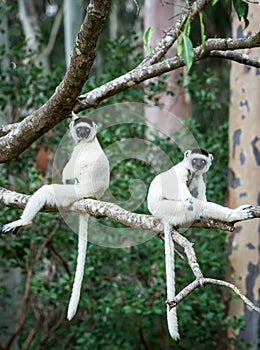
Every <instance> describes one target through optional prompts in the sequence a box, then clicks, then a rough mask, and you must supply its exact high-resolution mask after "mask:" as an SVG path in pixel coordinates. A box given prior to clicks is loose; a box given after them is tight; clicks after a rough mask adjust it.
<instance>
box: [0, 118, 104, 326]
mask: <svg viewBox="0 0 260 350" xmlns="http://www.w3.org/2000/svg"><path fill="white" fill-rule="evenodd" d="M96 131H97V126H96V124H95V123H94V122H93V121H92V120H90V119H88V118H79V117H77V115H76V114H75V113H72V121H71V123H70V133H71V136H72V137H73V139H74V141H75V143H76V145H75V147H74V149H73V152H72V154H71V157H70V159H69V161H68V163H67V164H66V165H65V167H64V169H63V172H62V182H63V184H52V185H44V186H42V187H41V188H40V189H38V190H37V191H36V192H35V193H34V194H33V195H32V196H31V197H30V199H29V201H28V203H27V205H26V207H25V209H24V211H23V213H22V215H21V219H20V220H17V221H13V222H11V223H9V224H6V225H4V226H3V228H2V231H4V232H8V231H13V232H15V231H17V230H18V229H19V227H21V226H25V225H28V224H30V223H31V222H32V219H33V218H34V216H35V215H36V214H37V213H38V212H39V210H41V208H42V207H43V206H44V205H45V204H48V205H56V206H57V207H67V206H69V205H70V204H72V203H73V202H74V201H77V200H79V199H82V198H96V199H99V198H100V197H101V196H102V195H103V194H104V192H105V191H106V189H107V188H108V186H109V176H110V172H109V163H108V160H107V157H106V156H105V154H104V152H103V150H102V148H101V146H100V144H99V142H98V140H97V138H96ZM88 218H89V215H87V214H80V215H79V233H78V258H77V267H76V273H75V278H74V283H73V289H72V293H71V298H70V302H69V307H68V313H67V318H68V319H69V320H71V319H72V318H73V316H74V315H75V313H76V311H77V306H78V302H79V298H80V289H81V284H82V279H83V275H84V264H85V256H86V249H87V229H88Z"/></svg>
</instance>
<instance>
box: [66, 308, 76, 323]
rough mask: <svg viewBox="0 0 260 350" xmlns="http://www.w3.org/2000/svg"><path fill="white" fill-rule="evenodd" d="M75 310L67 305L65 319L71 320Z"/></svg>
mask: <svg viewBox="0 0 260 350" xmlns="http://www.w3.org/2000/svg"><path fill="white" fill-rule="evenodd" d="M76 312H77V308H75V307H73V306H71V305H69V308H68V312H67V319H68V320H69V321H71V320H72V319H73V317H74V316H75V314H76Z"/></svg>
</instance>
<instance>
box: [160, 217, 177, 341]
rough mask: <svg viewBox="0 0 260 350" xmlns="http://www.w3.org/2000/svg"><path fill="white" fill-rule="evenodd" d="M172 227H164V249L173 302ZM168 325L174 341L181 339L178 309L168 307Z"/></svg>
mask: <svg viewBox="0 0 260 350" xmlns="http://www.w3.org/2000/svg"><path fill="white" fill-rule="evenodd" d="M171 234H172V225H170V224H165V225H164V247H165V267H166V287H167V300H168V301H171V300H173V298H174V296H175V269H174V242H173V240H172V235H171ZM167 324H168V330H169V333H170V336H171V337H172V338H173V339H174V340H178V339H179V338H180V335H179V331H178V320H177V313H176V307H174V308H172V309H171V310H170V308H169V306H168V305H167Z"/></svg>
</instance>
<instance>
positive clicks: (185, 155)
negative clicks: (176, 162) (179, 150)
mask: <svg viewBox="0 0 260 350" xmlns="http://www.w3.org/2000/svg"><path fill="white" fill-rule="evenodd" d="M190 153H191V150H190V149H188V150H187V151H185V152H184V157H185V158H187V157H188V155H189V154H190Z"/></svg>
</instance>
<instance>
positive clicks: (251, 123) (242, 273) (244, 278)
mask: <svg viewBox="0 0 260 350" xmlns="http://www.w3.org/2000/svg"><path fill="white" fill-rule="evenodd" d="M249 8H250V13H249V16H248V18H249V21H250V25H249V27H248V28H247V29H246V30H244V31H243V23H242V22H238V20H237V16H236V15H235V14H234V16H233V36H234V37H245V36H246V35H247V34H248V32H255V31H256V30H259V18H260V8H259V6H258V5H253V4H250V5H249ZM244 53H247V54H249V55H250V54H251V55H252V56H258V57H259V56H260V49H254V50H247V51H246V52H244ZM230 87H231V105H230V120H229V123H230V130H229V140H230V141H229V146H230V150H229V172H230V173H229V175H230V178H229V197H228V202H229V203H228V204H229V206H230V207H232V208H234V207H237V206H239V205H241V204H247V203H248V204H252V205H255V204H257V203H258V205H259V204H260V121H259V110H260V99H259V91H260V71H259V69H256V68H252V67H249V66H244V65H239V64H238V63H232V65H231V74H230ZM259 238H260V223H259V219H255V220H250V221H247V222H243V223H240V224H239V225H237V227H236V229H235V231H234V232H233V233H232V234H231V235H230V237H229V243H230V251H231V254H230V262H231V265H232V273H231V276H230V278H231V279H232V280H233V282H235V284H236V285H237V286H238V287H239V288H240V289H241V290H242V292H244V293H245V294H246V296H247V297H248V298H250V299H251V300H252V301H253V302H254V303H255V304H258V305H259V301H260V298H259V288H260V278H259V256H260V254H259ZM229 314H230V315H231V316H237V317H240V316H242V315H243V316H244V317H245V327H244V328H243V329H242V330H240V332H239V333H238V332H237V334H236V335H237V336H238V337H239V338H243V339H245V340H246V341H247V342H249V343H250V344H252V345H251V347H250V349H254V350H256V349H257V339H258V324H259V314H258V313H256V312H254V311H251V310H249V309H248V308H247V307H245V305H244V304H243V303H242V302H241V301H238V300H232V301H231V303H230V309H229ZM233 332H234V330H230V334H229V335H230V336H232V335H233V334H234V333H233Z"/></svg>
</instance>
